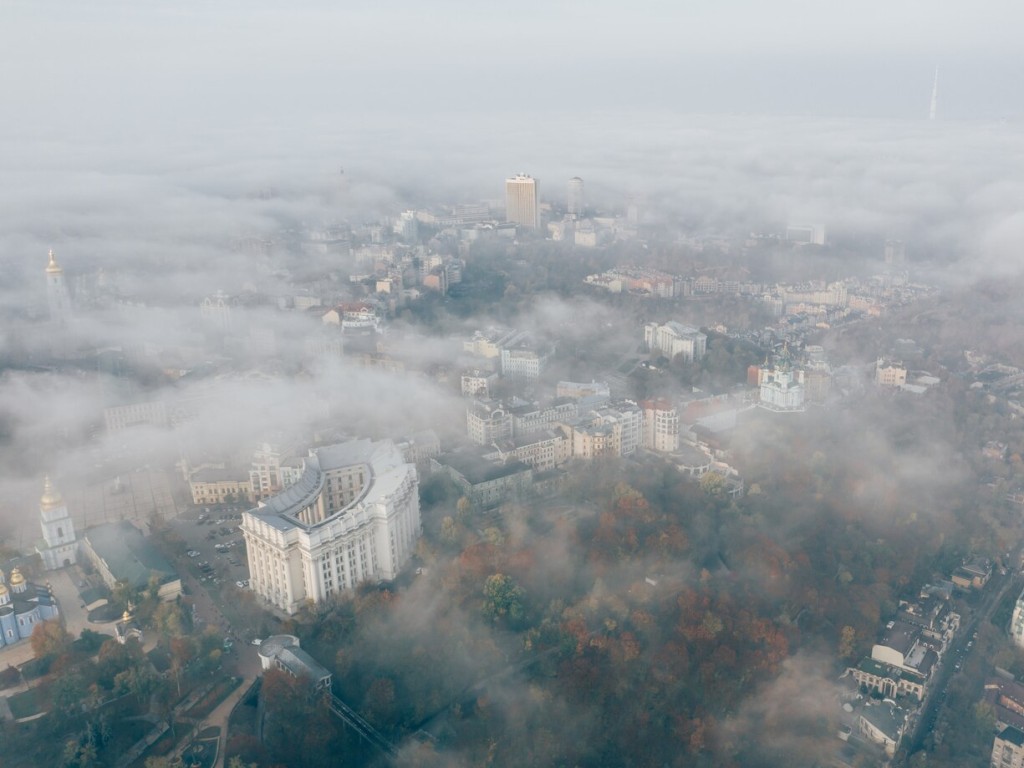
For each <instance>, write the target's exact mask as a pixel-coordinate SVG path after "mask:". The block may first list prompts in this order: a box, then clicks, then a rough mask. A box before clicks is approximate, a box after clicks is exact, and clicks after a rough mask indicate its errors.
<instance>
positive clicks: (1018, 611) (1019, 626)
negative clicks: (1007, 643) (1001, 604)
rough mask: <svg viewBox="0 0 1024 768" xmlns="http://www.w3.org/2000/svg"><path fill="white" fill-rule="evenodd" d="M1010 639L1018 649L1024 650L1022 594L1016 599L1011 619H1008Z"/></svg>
mask: <svg viewBox="0 0 1024 768" xmlns="http://www.w3.org/2000/svg"><path fill="white" fill-rule="evenodd" d="M1010 638H1011V639H1012V640H1013V644H1014V645H1016V646H1017V647H1018V648H1024V592H1021V593H1020V595H1019V596H1018V597H1017V604H1016V605H1015V606H1014V607H1013V617H1012V618H1011V619H1010Z"/></svg>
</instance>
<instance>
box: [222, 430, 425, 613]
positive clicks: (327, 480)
mask: <svg viewBox="0 0 1024 768" xmlns="http://www.w3.org/2000/svg"><path fill="white" fill-rule="evenodd" d="M242 533H243V534H244V536H245V546H246V550H247V553H248V557H249V579H250V586H251V588H252V589H253V590H254V591H255V592H256V594H258V595H259V596H260V597H262V598H263V599H265V600H267V601H268V602H269V603H271V604H273V605H275V606H277V607H278V608H280V609H281V610H283V611H285V612H287V613H295V612H296V611H298V610H299V608H300V607H301V606H302V604H303V603H305V602H312V603H319V602H322V601H324V600H327V599H329V598H330V597H332V596H333V595H337V594H339V593H341V592H343V591H345V590H348V589H351V588H353V587H355V586H356V585H358V584H359V583H361V582H364V581H373V580H379V579H392V578H394V577H395V576H396V575H397V574H398V571H399V570H400V569H401V568H402V566H403V565H404V564H405V563H406V562H407V561H408V559H409V556H410V555H411V554H412V552H413V550H414V548H415V546H416V542H417V541H418V540H419V537H420V505H419V483H418V480H417V477H416V467H415V465H414V464H410V463H408V462H406V461H405V458H404V457H403V456H402V452H401V451H400V450H399V449H398V448H397V447H396V446H395V444H394V443H393V442H391V441H390V440H382V441H378V442H373V441H371V440H365V439H364V440H352V441H349V442H347V443H339V444H337V445H329V446H325V447H323V448H316V449H313V450H311V451H310V454H309V456H307V457H306V458H305V459H304V460H303V469H302V476H301V477H300V479H299V480H298V482H296V483H295V484H294V485H292V486H290V487H289V488H288V489H287V490H285V491H282V492H281V493H279V494H277V495H276V496H272V497H270V498H269V499H266V500H265V501H262V502H260V505H259V506H258V507H256V508H255V509H250V510H249V511H248V512H245V513H244V514H243V515H242Z"/></svg>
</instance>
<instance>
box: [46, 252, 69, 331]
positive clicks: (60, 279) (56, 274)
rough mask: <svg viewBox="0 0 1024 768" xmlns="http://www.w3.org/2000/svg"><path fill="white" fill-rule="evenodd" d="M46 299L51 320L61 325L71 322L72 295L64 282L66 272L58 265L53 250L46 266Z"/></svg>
mask: <svg viewBox="0 0 1024 768" xmlns="http://www.w3.org/2000/svg"><path fill="white" fill-rule="evenodd" d="M46 299H47V301H48V302H49V305H50V319H51V320H52V321H53V322H55V323H59V324H60V325H67V324H68V323H70V322H71V295H70V294H69V293H68V285H67V283H66V282H65V281H64V270H63V269H62V268H61V266H60V264H58V263H57V259H56V257H55V256H54V255H53V250H52V249H51V250H50V261H49V263H48V264H47V265H46Z"/></svg>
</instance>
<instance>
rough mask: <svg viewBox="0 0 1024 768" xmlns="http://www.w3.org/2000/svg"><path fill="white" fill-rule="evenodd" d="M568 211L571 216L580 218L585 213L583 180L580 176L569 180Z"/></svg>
mask: <svg viewBox="0 0 1024 768" xmlns="http://www.w3.org/2000/svg"><path fill="white" fill-rule="evenodd" d="M566 210H567V211H568V212H569V215H570V216H579V215H581V214H582V213H583V179H581V178H580V177H579V176H573V177H572V178H571V179H569V192H568V197H567V200H566Z"/></svg>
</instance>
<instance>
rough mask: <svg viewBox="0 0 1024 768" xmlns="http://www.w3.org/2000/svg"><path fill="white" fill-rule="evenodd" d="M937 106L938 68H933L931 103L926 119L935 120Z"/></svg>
mask: <svg viewBox="0 0 1024 768" xmlns="http://www.w3.org/2000/svg"><path fill="white" fill-rule="evenodd" d="M938 106H939V68H938V67H936V68H935V80H934V81H933V82H932V103H931V105H930V106H929V107H928V119H929V120H934V119H935V112H936V110H937V109H938Z"/></svg>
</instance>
